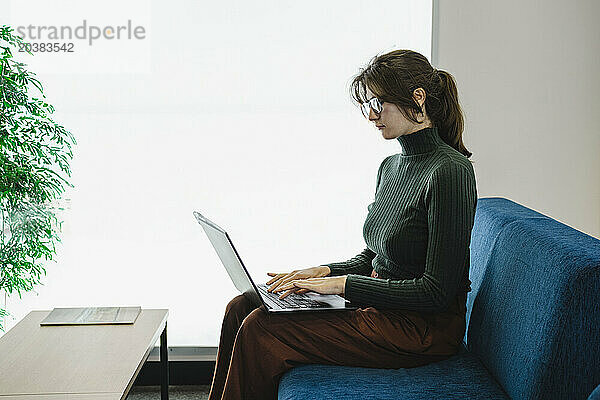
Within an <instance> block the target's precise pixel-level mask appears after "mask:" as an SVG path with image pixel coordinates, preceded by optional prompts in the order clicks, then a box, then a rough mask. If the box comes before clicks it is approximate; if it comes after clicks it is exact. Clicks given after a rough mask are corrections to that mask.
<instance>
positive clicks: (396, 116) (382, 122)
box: [366, 87, 432, 139]
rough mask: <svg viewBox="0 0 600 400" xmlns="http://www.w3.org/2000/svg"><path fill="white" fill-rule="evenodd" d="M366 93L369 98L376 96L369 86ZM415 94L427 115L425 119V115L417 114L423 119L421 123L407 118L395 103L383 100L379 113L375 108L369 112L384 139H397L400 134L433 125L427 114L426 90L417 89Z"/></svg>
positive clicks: (418, 117) (406, 133)
mask: <svg viewBox="0 0 600 400" xmlns="http://www.w3.org/2000/svg"><path fill="white" fill-rule="evenodd" d="M366 94H367V99H372V98H373V97H376V96H375V95H374V94H373V92H371V90H370V89H369V88H368V87H367V92H366ZM413 96H414V97H415V100H416V101H417V102H418V103H419V105H421V107H422V108H423V114H424V116H425V119H423V116H421V115H420V114H418V115H417V120H419V121H421V120H422V121H423V122H422V123H420V124H415V123H414V122H412V121H410V120H409V119H407V118H406V117H405V116H404V115H403V114H402V112H401V111H400V109H399V108H398V106H396V105H395V104H394V103H386V102H382V110H381V113H379V114H375V112H374V111H373V110H371V111H370V112H369V121H371V122H373V124H374V125H375V127H376V128H377V129H379V132H381V134H382V135H383V138H384V139H396V138H397V137H399V136H402V135H408V134H411V133H413V132H416V131H418V130H420V129H423V128H427V127H431V126H432V124H431V121H430V120H429V117H428V116H427V110H425V105H424V103H425V91H424V90H423V89H422V88H418V89H415V91H414V92H413Z"/></svg>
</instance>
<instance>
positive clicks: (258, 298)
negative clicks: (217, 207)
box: [194, 211, 358, 313]
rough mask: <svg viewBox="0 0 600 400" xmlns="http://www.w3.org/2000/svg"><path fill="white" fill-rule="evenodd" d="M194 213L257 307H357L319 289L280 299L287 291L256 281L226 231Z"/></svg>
mask: <svg viewBox="0 0 600 400" xmlns="http://www.w3.org/2000/svg"><path fill="white" fill-rule="evenodd" d="M194 217H196V220H197V221H198V223H199V224H200V225H201V226H202V228H203V229H204V232H205V233H206V236H208V239H209V240H210V242H211V243H212V245H213V247H214V249H215V251H216V252H217V255H218V256H219V258H220V259H221V262H222V263H223V266H225V269H226V270H227V273H228V274H229V277H230V278H231V280H232V282H233V284H234V285H235V287H236V288H237V290H239V291H240V293H242V294H243V295H244V296H246V298H247V299H248V300H250V301H251V302H252V303H253V304H254V305H256V306H257V307H260V306H262V305H264V306H265V309H266V310H267V311H268V312H269V313H289V312H303V311H313V312H314V311H332V310H335V311H343V310H356V309H357V308H358V306H355V305H352V304H351V303H350V302H349V301H348V300H346V299H345V298H343V297H342V296H339V295H331V294H327V295H324V294H320V293H316V292H306V293H301V294H298V293H291V294H289V295H288V296H286V297H285V298H283V299H280V298H279V296H280V295H281V294H283V293H285V291H282V292H279V293H270V292H267V289H268V286H267V284H266V283H263V284H259V285H256V284H255V283H254V281H253V280H252V277H250V274H249V273H248V270H247V269H246V267H245V266H244V263H243V262H242V259H241V258H240V255H239V254H238V252H237V250H236V249H235V246H234V245H233V242H232V241H231V238H230V237H229V235H228V234H227V232H225V230H223V229H221V228H220V227H219V226H218V225H217V224H215V223H214V222H212V221H210V220H209V219H208V218H206V217H204V216H203V215H202V214H200V213H199V212H197V211H194Z"/></svg>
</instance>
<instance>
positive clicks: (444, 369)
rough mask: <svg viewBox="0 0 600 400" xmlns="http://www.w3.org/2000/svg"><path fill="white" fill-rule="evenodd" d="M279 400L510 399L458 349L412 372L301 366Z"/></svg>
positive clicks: (286, 378) (289, 375)
mask: <svg viewBox="0 0 600 400" xmlns="http://www.w3.org/2000/svg"><path fill="white" fill-rule="evenodd" d="M278 398H279V400H306V399H321V400H334V399H335V400H338V399H360V400H375V399H377V400H386V399H403V400H413V399H456V400H457V399H469V400H476V399H482V400H483V399H486V400H490V399H509V397H508V396H507V395H506V394H505V393H504V392H503V390H502V388H501V387H500V386H499V385H498V383H496V382H495V381H494V379H493V378H492V377H491V375H490V374H489V373H488V372H487V370H486V369H485V367H484V366H483V364H481V362H480V361H479V360H478V359H477V357H475V356H474V355H473V354H471V353H469V352H467V351H466V350H464V349H463V350H462V351H461V352H460V353H458V354H456V355H455V356H452V357H450V358H448V359H446V360H444V361H440V362H436V363H432V364H429V365H425V366H422V367H416V368H400V369H376V368H359V367H346V366H335V365H320V364H319V365H317V364H315V365H300V366H298V367H295V368H293V369H291V370H290V371H288V372H286V373H285V374H284V375H283V376H282V377H281V380H280V382H279V397H278Z"/></svg>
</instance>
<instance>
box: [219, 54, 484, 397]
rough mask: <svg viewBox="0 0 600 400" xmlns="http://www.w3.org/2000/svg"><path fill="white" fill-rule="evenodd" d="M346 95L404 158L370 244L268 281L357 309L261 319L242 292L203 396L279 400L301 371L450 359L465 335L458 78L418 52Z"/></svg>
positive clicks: (394, 164)
mask: <svg viewBox="0 0 600 400" xmlns="http://www.w3.org/2000/svg"><path fill="white" fill-rule="evenodd" d="M351 92H352V97H353V99H354V100H355V101H356V102H358V103H359V104H361V108H362V111H363V114H364V115H365V117H366V118H368V119H369V121H372V122H373V123H374V124H375V126H376V127H377V129H379V131H380V132H381V134H382V135H383V137H384V138H385V139H387V140H391V139H397V140H398V142H399V143H400V146H401V152H400V153H399V154H394V155H391V156H389V157H387V158H385V159H384V160H383V162H382V163H381V165H380V167H379V171H378V173H377V184H376V190H375V201H374V202H373V203H371V204H370V205H369V206H368V211H369V213H368V215H367V218H366V221H365V223H364V227H363V236H364V238H365V242H366V244H367V248H365V249H364V251H362V252H361V253H360V254H358V255H357V256H356V257H353V258H351V259H350V260H348V261H345V262H336V263H330V264H323V265H320V266H318V267H312V268H306V269H302V270H295V271H292V272H289V273H271V272H269V273H268V275H269V276H271V277H272V279H271V280H270V281H268V282H267V284H268V285H272V286H270V287H269V291H272V292H274V293H281V295H280V297H281V298H284V297H286V296H288V295H290V294H292V293H305V292H307V291H314V292H317V293H322V294H339V295H342V296H344V297H345V298H346V299H348V300H350V301H351V302H352V303H357V304H360V305H363V307H362V308H359V309H357V310H354V311H341V312H340V311H332V312H316V313H291V314H277V315H274V314H268V313H267V312H266V310H264V309H263V308H264V306H261V307H259V308H255V306H253V305H252V304H251V303H250V302H249V301H248V300H247V299H246V298H245V297H244V296H243V295H239V296H237V297H235V298H234V299H233V300H231V301H230V302H229V304H228V305H227V308H226V311H225V317H224V319H223V326H222V330H221V338H220V344H219V351H218V355H217V362H216V368H215V374H214V377H213V382H212V387H211V392H210V395H209V399H211V400H217V399H276V398H277V389H278V383H279V379H280V378H281V376H282V375H283V374H284V373H285V372H286V371H288V370H289V369H291V368H293V367H295V366H297V365H300V364H333V365H347V366H359V367H369V368H394V369H396V368H403V367H405V368H408V367H416V366H421V365H425V364H429V363H432V362H436V361H440V360H443V359H445V358H448V357H450V356H452V355H453V354H455V353H456V352H457V351H458V350H459V347H460V344H461V342H462V339H463V336H464V333H465V313H466V298H467V292H468V291H470V290H471V288H470V283H471V282H470V281H469V244H470V239H471V229H472V227H473V222H474V218H475V207H476V204H477V189H476V182H475V175H474V171H473V167H472V165H471V162H470V161H469V160H468V157H470V156H471V153H470V152H469V151H468V150H467V149H466V148H465V146H464V145H463V143H462V131H463V116H462V111H461V108H460V106H459V103H458V94H457V90H456V86H455V83H454V79H453V77H452V76H451V75H450V74H449V73H447V72H445V71H440V70H436V69H434V68H433V67H432V66H431V65H430V64H429V62H428V61H427V59H426V58H425V57H424V56H423V55H421V54H419V53H416V52H414V51H410V50H395V51H392V52H390V53H387V54H384V55H381V56H377V57H374V58H373V59H372V60H371V61H370V62H369V64H368V65H367V67H366V68H364V69H362V70H361V71H360V73H359V74H358V75H357V76H356V77H355V78H354V80H353V81H352V84H351Z"/></svg>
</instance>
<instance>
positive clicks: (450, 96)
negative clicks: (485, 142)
mask: <svg viewBox="0 0 600 400" xmlns="http://www.w3.org/2000/svg"><path fill="white" fill-rule="evenodd" d="M434 74H437V75H438V76H439V82H440V95H441V96H440V103H441V118H439V120H438V121H435V125H436V126H437V127H438V133H439V135H440V137H441V138H442V139H443V140H444V141H445V142H446V143H448V144H449V145H450V146H452V147H454V148H455V149H456V150H458V151H459V152H461V153H462V154H464V155H465V156H466V157H467V158H469V157H471V156H472V155H473V153H471V152H470V151H469V150H467V148H466V147H465V145H464V144H463V142H462V132H463V130H464V117H463V112H462V109H461V107H460V104H459V102H458V90H457V89H456V82H455V81H454V77H453V76H452V75H451V74H449V73H448V72H446V71H443V70H434ZM425 100H427V98H426V99H425Z"/></svg>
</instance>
